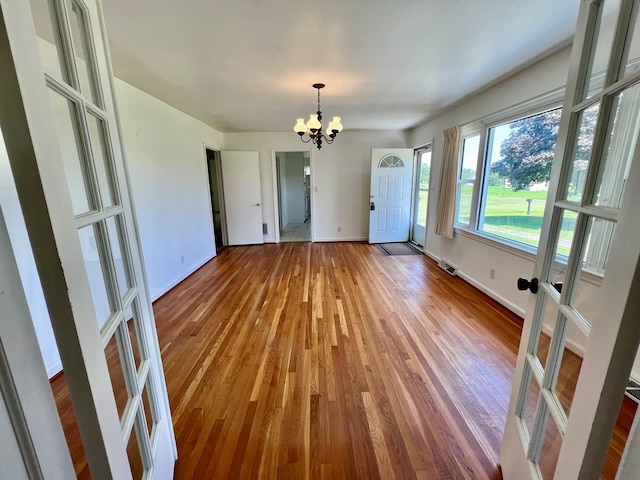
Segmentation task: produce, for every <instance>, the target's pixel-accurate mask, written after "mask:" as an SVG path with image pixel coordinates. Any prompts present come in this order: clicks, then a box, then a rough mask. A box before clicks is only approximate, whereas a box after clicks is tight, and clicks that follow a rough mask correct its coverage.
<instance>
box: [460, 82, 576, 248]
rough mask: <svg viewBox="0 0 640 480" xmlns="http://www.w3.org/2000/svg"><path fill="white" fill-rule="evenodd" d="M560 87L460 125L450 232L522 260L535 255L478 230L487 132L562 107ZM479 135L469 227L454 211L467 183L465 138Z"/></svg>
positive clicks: (485, 187)
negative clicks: (514, 254) (463, 176)
mask: <svg viewBox="0 0 640 480" xmlns="http://www.w3.org/2000/svg"><path fill="white" fill-rule="evenodd" d="M564 91H565V89H564V87H563V88H558V89H556V90H552V91H551V92H548V93H546V94H544V95H540V96H538V97H534V98H532V99H530V100H527V101H525V102H521V103H518V104H516V105H513V106H511V107H508V108H506V109H503V110H500V111H498V112H496V113H493V114H490V115H487V116H485V117H482V118H480V119H478V120H474V121H472V122H469V123H467V124H464V125H462V126H461V129H462V134H461V139H460V153H459V155H458V179H457V185H456V189H457V191H456V208H455V217H454V230H455V231H456V233H461V234H463V236H467V237H472V238H477V237H479V238H480V239H482V241H483V243H488V244H490V245H493V246H496V247H498V248H500V249H503V250H506V251H509V252H511V253H516V254H518V255H520V256H524V257H525V258H530V259H533V258H534V257H535V255H536V253H537V250H538V248H537V247H533V246H531V245H526V244H524V243H520V242H517V241H514V240H509V239H508V238H505V237H501V236H498V235H494V234H492V233H489V232H486V231H484V230H481V229H480V225H479V222H480V220H481V217H482V215H481V213H482V209H483V205H484V204H485V203H484V202H485V199H486V197H487V192H488V186H489V175H490V170H491V168H490V163H489V162H490V159H489V158H488V153H489V151H490V148H489V147H490V145H489V143H490V142H489V140H490V138H489V131H490V130H491V129H492V128H495V127H498V126H500V125H504V124H506V123H510V122H514V121H517V120H520V119H522V118H526V117H530V116H533V115H538V114H541V113H544V112H547V111H549V110H554V109H556V108H559V107H560V108H561V107H562V100H563V98H564ZM476 135H480V139H479V142H478V159H477V164H476V176H475V179H474V180H473V190H472V193H471V211H470V212H469V224H468V225H467V224H466V223H463V222H459V221H458V220H457V218H458V209H459V206H460V196H459V193H460V185H461V184H469V183H471V182H468V181H467V182H465V181H463V180H462V179H461V171H462V155H463V153H464V150H463V147H464V141H465V140H466V139H468V138H471V137H474V136H476Z"/></svg>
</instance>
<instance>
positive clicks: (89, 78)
mask: <svg viewBox="0 0 640 480" xmlns="http://www.w3.org/2000/svg"><path fill="white" fill-rule="evenodd" d="M66 3H67V14H68V16H69V25H70V27H71V40H72V42H73V53H74V56H75V67H76V71H77V73H78V80H79V82H80V85H79V90H80V92H81V93H82V94H83V95H84V96H85V97H86V98H87V99H89V100H90V101H91V102H93V103H94V104H95V105H100V102H99V98H98V95H97V91H96V84H97V83H96V75H95V72H94V66H93V64H92V56H91V42H90V41H89V33H88V32H89V29H88V18H87V15H88V12H86V11H85V10H84V9H83V8H82V6H81V3H80V2H78V1H77V0H67V2H66Z"/></svg>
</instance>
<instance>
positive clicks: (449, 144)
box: [436, 126, 460, 238]
mask: <svg viewBox="0 0 640 480" xmlns="http://www.w3.org/2000/svg"><path fill="white" fill-rule="evenodd" d="M459 152H460V127H458V126H456V127H451V128H447V129H446V130H445V131H444V145H443V146H442V170H441V173H440V188H439V189H438V204H437V205H436V235H442V236H443V237H446V238H453V217H454V215H455V211H456V187H457V186H458V154H459Z"/></svg>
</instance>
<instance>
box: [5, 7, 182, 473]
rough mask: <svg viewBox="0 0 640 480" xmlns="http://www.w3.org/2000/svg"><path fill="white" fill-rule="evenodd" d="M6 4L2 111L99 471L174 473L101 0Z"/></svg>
mask: <svg viewBox="0 0 640 480" xmlns="http://www.w3.org/2000/svg"><path fill="white" fill-rule="evenodd" d="M0 6H1V8H2V18H3V21H4V24H3V28H4V33H6V37H5V39H6V42H5V43H4V44H3V47H4V49H5V50H4V53H5V55H3V56H2V57H0V59H1V61H2V62H3V63H2V65H0V67H1V68H2V70H3V76H4V75H5V72H8V73H6V75H7V76H6V77H5V78H4V79H3V83H2V88H3V94H4V93H6V95H5V98H4V99H3V102H2V104H0V119H1V120H2V123H3V131H4V133H5V136H6V138H5V140H6V145H7V151H8V153H9V159H10V163H11V167H12V171H13V175H14V181H15V183H16V188H17V191H18V196H19V198H20V204H21V207H22V210H23V214H24V220H25V224H26V226H27V230H28V232H29V238H30V242H31V246H32V249H33V253H34V258H35V260H36V265H37V268H38V273H39V276H40V279H41V282H42V288H43V292H44V295H45V298H46V301H47V307H48V309H49V313H50V317H51V321H52V325H53V328H54V332H55V336H56V342H57V345H58V348H59V351H60V356H61V358H62V364H63V368H64V372H65V378H66V381H67V384H68V386H69V391H70V394H71V399H72V403H73V407H74V412H75V416H76V419H77V423H78V427H79V430H80V434H81V437H82V443H83V447H84V450H85V453H86V456H87V460H88V462H89V467H90V470H91V474H92V476H93V478H105V479H118V480H120V479H130V478H145V479H147V480H156V479H157V480H164V479H170V478H172V477H173V465H174V462H175V458H176V455H177V452H176V447H175V440H174V437H173V426H172V422H171V414H170V411H169V404H168V398H167V392H166V386H165V380H164V374H163V370H162V363H161V358H160V350H159V346H158V340H157V334H156V330H155V323H154V318H153V311H152V308H151V302H150V298H149V294H148V287H147V281H146V277H145V272H144V267H143V263H142V258H141V251H140V242H139V238H138V232H137V226H136V224H135V220H134V212H133V206H132V203H131V196H130V192H129V186H128V180H127V172H126V167H125V164H124V159H123V153H122V152H123V150H122V144H121V138H120V132H119V125H118V120H117V114H116V107H115V100H114V98H113V85H112V74H111V66H110V62H109V57H108V49H107V45H106V43H105V39H106V35H105V33H104V29H103V20H102V14H101V10H100V5H99V2H98V0H49V1H47V2H45V1H37V0H32V2H31V7H32V9H30V8H29V2H15V1H12V0H0ZM34 24H35V27H36V28H35V29H34ZM5 126H6V127H7V128H6V130H5V128H4V127H5ZM106 353H109V354H108V355H107V354H106ZM114 391H118V392H122V391H126V395H114ZM116 398H117V400H116Z"/></svg>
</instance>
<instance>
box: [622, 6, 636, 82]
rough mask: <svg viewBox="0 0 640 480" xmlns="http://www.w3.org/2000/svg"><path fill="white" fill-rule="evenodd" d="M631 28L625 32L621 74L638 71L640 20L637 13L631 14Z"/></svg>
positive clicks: (625, 74)
mask: <svg viewBox="0 0 640 480" xmlns="http://www.w3.org/2000/svg"><path fill="white" fill-rule="evenodd" d="M630 21H631V28H630V29H629V33H628V34H627V39H626V45H625V54H624V57H623V59H622V60H623V62H624V63H625V64H626V65H625V69H624V74H623V76H627V75H629V74H631V73H635V72H637V71H638V66H639V64H638V59H639V58H640V21H638V15H631V19H630Z"/></svg>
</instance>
